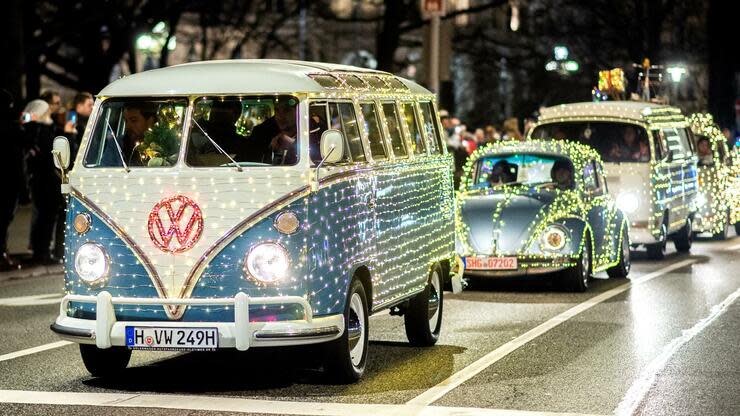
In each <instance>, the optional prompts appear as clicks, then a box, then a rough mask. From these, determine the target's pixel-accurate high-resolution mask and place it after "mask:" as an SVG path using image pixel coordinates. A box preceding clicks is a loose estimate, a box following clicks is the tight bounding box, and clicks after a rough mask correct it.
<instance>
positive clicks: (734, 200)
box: [689, 113, 740, 240]
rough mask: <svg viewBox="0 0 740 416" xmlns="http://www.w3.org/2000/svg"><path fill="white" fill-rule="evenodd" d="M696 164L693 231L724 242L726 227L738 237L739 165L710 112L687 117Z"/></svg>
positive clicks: (739, 229)
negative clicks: (697, 164) (696, 176)
mask: <svg viewBox="0 0 740 416" xmlns="http://www.w3.org/2000/svg"><path fill="white" fill-rule="evenodd" d="M689 122H690V123H691V130H692V132H693V133H694V134H693V139H694V145H695V146H696V153H697V157H698V162H699V193H698V195H697V198H696V206H697V210H698V212H697V214H696V217H695V218H694V232H695V233H697V234H704V233H708V234H711V235H712V237H714V238H716V239H720V240H724V239H725V238H727V236H728V228H731V227H732V226H733V225H734V226H735V231H736V233H737V234H738V235H740V166H738V164H737V160H735V158H734V157H733V156H732V154H731V153H730V150H729V149H728V147H727V139H725V136H724V135H723V134H722V131H720V129H719V127H717V125H716V124H714V119H713V118H712V115H711V114H709V113H696V114H692V115H691V116H690V117H689Z"/></svg>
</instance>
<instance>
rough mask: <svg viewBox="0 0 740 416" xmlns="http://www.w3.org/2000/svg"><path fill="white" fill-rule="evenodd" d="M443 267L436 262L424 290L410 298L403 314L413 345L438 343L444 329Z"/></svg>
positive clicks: (421, 345) (426, 345) (407, 333)
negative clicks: (440, 333)
mask: <svg viewBox="0 0 740 416" xmlns="http://www.w3.org/2000/svg"><path fill="white" fill-rule="evenodd" d="M442 273H443V272H442V267H441V266H440V265H439V264H435V265H434V266H433V267H432V271H431V272H430V273H429V281H428V283H427V286H426V287H425V288H424V291H423V292H421V293H419V294H418V295H416V296H414V297H413V298H411V300H409V306H408V308H407V309H406V313H405V314H404V315H403V318H404V325H405V327H406V337H407V338H408V339H409V342H410V343H411V345H416V346H420V347H429V346H432V345H434V344H436V343H437V340H438V339H439V332H440V330H441V329H442V305H443V293H444V292H443V291H442V287H443V283H442V282H443V279H442V276H443V274H442Z"/></svg>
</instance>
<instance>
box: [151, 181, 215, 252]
mask: <svg viewBox="0 0 740 416" xmlns="http://www.w3.org/2000/svg"><path fill="white" fill-rule="evenodd" d="M148 226H149V237H150V238H151V239H152V242H153V243H154V245H155V246H157V248H158V249H160V250H162V251H164V252H167V253H182V252H183V251H187V250H190V249H191V248H192V247H193V245H195V243H196V242H197V241H198V239H199V238H200V235H201V234H202V233H203V214H202V213H201V212H200V208H199V207H198V205H197V204H196V203H195V202H194V201H193V200H192V199H190V198H188V197H186V196H182V195H177V196H173V197H169V198H165V199H163V200H161V201H159V203H157V205H155V206H154V208H152V212H150V213H149V224H148Z"/></svg>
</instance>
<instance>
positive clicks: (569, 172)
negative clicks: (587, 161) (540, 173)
mask: <svg viewBox="0 0 740 416" xmlns="http://www.w3.org/2000/svg"><path fill="white" fill-rule="evenodd" d="M550 178H552V181H553V182H554V183H555V186H556V187H557V188H558V189H560V190H562V191H564V190H566V189H571V188H573V166H572V165H571V164H570V162H568V161H566V160H562V159H561V160H556V161H555V163H553V164H552V169H550Z"/></svg>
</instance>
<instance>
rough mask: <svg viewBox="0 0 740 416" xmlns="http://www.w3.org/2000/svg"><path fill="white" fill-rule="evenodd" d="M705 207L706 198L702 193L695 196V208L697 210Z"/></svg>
mask: <svg viewBox="0 0 740 416" xmlns="http://www.w3.org/2000/svg"><path fill="white" fill-rule="evenodd" d="M706 205H707V197H706V196H705V195H704V193H699V194H698V195H696V207H697V208H704V206H706Z"/></svg>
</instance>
